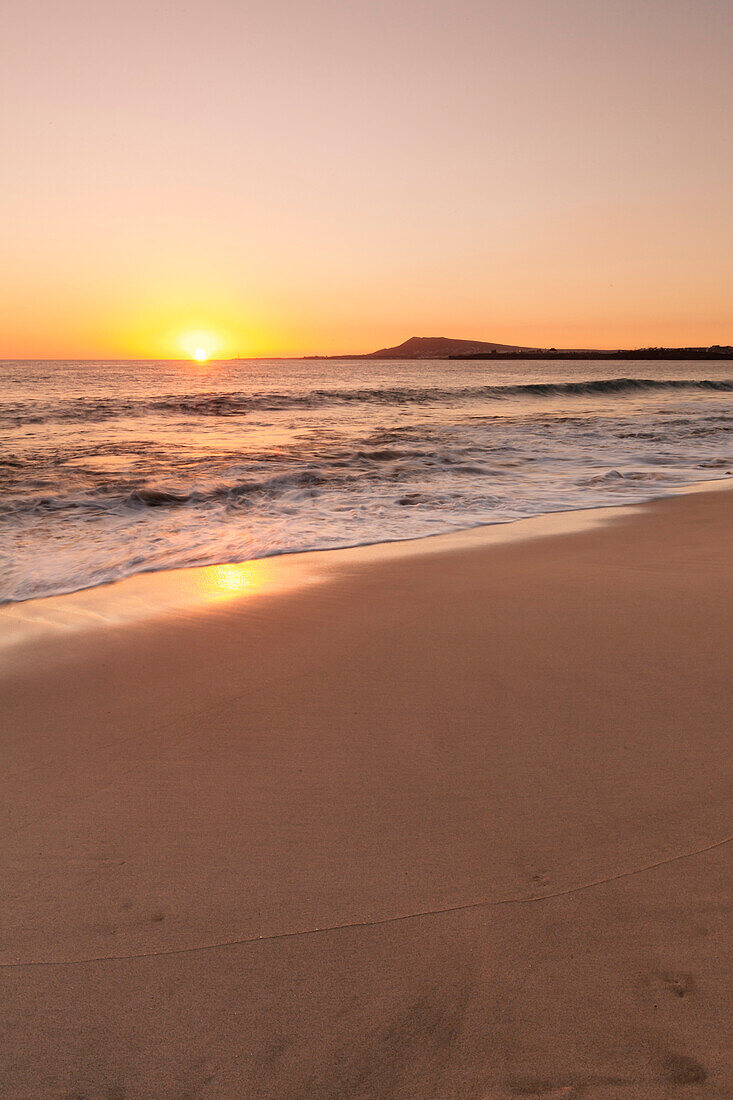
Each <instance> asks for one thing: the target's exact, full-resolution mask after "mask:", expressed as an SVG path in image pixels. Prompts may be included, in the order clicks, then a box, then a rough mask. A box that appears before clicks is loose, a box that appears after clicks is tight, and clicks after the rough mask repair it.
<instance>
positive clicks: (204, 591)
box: [0, 477, 733, 675]
mask: <svg viewBox="0 0 733 1100" xmlns="http://www.w3.org/2000/svg"><path fill="white" fill-rule="evenodd" d="M727 489H733V478H731V477H720V478H714V479H709V480H706V481H697V482H690V483H688V484H685V485H680V486H677V487H676V488H673V489H670V490H668V491H667V492H666V493H664V494H661V495H657V496H654V497H651V498H648V499H646V500H641V501H632V502H622V503H620V502H617V501H611V502H609V503H608V504H604V505H595V506H593V507H590V508H586V507H578V508H568V509H560V510H555V511H547V512H541V513H538V514H537V515H534V516H527V517H524V518H522V519H516V520H501V521H497V522H496V523H489V524H478V525H475V526H469V527H461V528H458V529H457V530H455V531H439V532H436V533H434V534H430V535H417V536H414V537H406V538H396V539H389V540H385V541H381V542H366V543H357V544H354V545H347V546H343V547H319V548H316V549H312V550H294V551H285V552H282V553H275V554H270V555H268V556H265V557H260V558H248V559H243V560H240V561H222V562H216V563H213V564H211V565H189V566H182V567H180V568H176V569H167V568H166V569H160V570H146V571H143V572H140V573H132V574H129V575H128V576H125V577H121V578H120V579H119V580H115V581H111V582H104V583H101V584H97V585H92V586H90V587H83V588H79V589H73V590H71V591H68V592H61V593H56V594H52V595H49V596H37V597H32V598H29V599H26V600H19V601H9V602H7V603H0V659H4V660H5V661H12V660H13V658H14V653H13V651H14V650H16V649H17V647H18V646H23V645H28V644H33V645H36V644H38V643H47V642H48V643H51V644H52V643H53V640H54V638H56V639H57V640H58V636H59V633H61V634H65V635H67V636H68V635H69V634H76V633H77V632H79V631H89V630H96V629H115V628H119V627H123V626H124V625H126V624H130V623H136V622H140V621H142V620H147V619H155V618H158V617H161V616H168V615H170V614H175V613H179V612H182V611H185V612H193V611H197V610H207V609H208V608H210V607H211V606H212V605H215V604H219V603H222V602H229V601H232V600H235V601H236V600H239V599H249V600H251V599H252V598H253V597H260V596H272V595H275V594H277V593H281V592H286V591H292V590H294V589H296V588H298V587H301V586H303V585H308V584H314V583H323V582H324V581H328V579H329V578H330V577H332V576H333V575H334V574H338V572H339V570H340V569H342V568H344V567H346V568H348V567H350V566H352V565H356V566H359V565H375V564H379V563H381V562H388V561H392V560H394V559H395V558H404V557H410V556H417V557H420V556H422V555H423V554H434V553H447V552H450V551H451V550H465V549H469V548H473V547H479V546H481V547H485V548H487V549H488V548H490V547H493V546H501V545H505V544H507V543H511V542H515V541H520V542H521V541H523V540H525V539H535V538H545V537H550V536H552V535H565V534H573V533H575V532H580V531H584V530H590V529H591V528H596V527H599V526H602V525H603V524H606V523H609V522H613V521H614V520H616V519H622V518H624V517H625V516H628V515H633V514H634V513H635V511H637V510H638V509H642V508H644V507H647V506H649V505H653V504H655V503H657V502H659V501H663V500H670V499H675V498H677V497H679V496H686V495H688V494H690V493H708V492H719V491H726V490H727ZM1 674H2V664H0V675H1Z"/></svg>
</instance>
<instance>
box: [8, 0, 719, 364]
mask: <svg viewBox="0 0 733 1100" xmlns="http://www.w3.org/2000/svg"><path fill="white" fill-rule="evenodd" d="M0 31H1V34H0V41H1V42H2V45H1V46H0V61H1V62H2V64H1V65H0V87H1V88H2V97H3V102H4V103H5V105H6V109H5V111H4V112H3V115H2V119H0V134H1V136H2V148H3V161H4V164H3V172H2V177H1V182H0V192H1V193H2V199H3V202H2V208H3V218H2V222H3V234H2V235H3V265H2V272H1V273H0V282H1V284H2V286H1V293H0V333H1V334H2V339H1V340H0V357H3V358H15V357H17V358H43V357H48V358H66V357H69V358H76V357H79V358H94V357H100V358H101V357H115V358H125V357H128V356H129V357H131V358H139V357H151V358H157V357H161V358H175V357H180V356H181V355H186V354H194V352H195V350H196V349H197V348H199V346H202V347H203V348H204V350H205V351H206V353H207V354H210V355H212V356H217V357H218V356H221V357H229V356H234V355H237V354H241V355H243V356H257V355H260V356H264V355H268V356H273V357H274V356H278V355H300V354H337V353H341V352H353V353H359V352H366V351H371V350H375V349H377V348H380V347H384V346H387V345H392V344H398V343H400V342H402V341H403V340H404V339H405V338H406V336H408V335H410V334H412V333H418V334H423V335H429V334H431V333H435V332H438V333H440V334H441V335H443V336H446V337H452V338H468V339H474V340H487V341H494V342H499V343H506V344H518V345H522V346H532V347H551V346H554V347H566V348H571V347H587V348H618V347H623V348H631V347H639V346H652V345H664V346H707V345H710V344H730V343H733V306H732V305H731V295H730V286H731V285H732V283H733V259H732V257H733V218H732V217H731V213H730V194H729V192H730V178H731V170H732V169H733V147H732V145H731V142H730V134H729V126H730V123H729V120H730V112H731V108H732V107H733V94H732V81H731V75H730V64H729V59H730V56H731V49H732V47H733V19H731V9H730V4H729V3H728V2H727V0H705V2H702V3H697V4H692V3H689V2H687V0H647V2H645V3H644V4H639V3H638V2H632V0H619V2H617V3H614V4H608V3H606V2H604V0H584V2H581V0H547V2H546V3H537V2H534V0H517V2H514V3H512V4H509V3H506V2H501V3H500V2H497V0H483V2H479V0H457V2H455V3H453V4H451V5H448V4H446V3H438V2H436V0H419V2H418V0H390V2H389V3H386V2H384V3H378V2H374V0H371V2H366V0H363V2H362V0H358V2H342V3H336V2H335V0H330V2H329V0H307V2H304V3H303V2H301V3H296V2H294V0H280V2H277V0H275V2H273V3H271V4H269V5H267V6H265V5H254V4H249V3H244V4H242V3H235V2H233V0H210V2H209V3H204V2H203V0H194V2H192V3H191V4H188V5H187V6H185V7H182V6H181V5H177V4H173V3H169V2H164V3H161V4H159V5H158V6H156V7H155V8H152V7H150V6H149V5H147V4H145V3H143V2H142V0H130V2H129V3H127V4H126V5H124V6H123V5H121V4H119V3H117V2H112V0H99V2H97V3H91V2H90V0H67V2H64V3H58V2H52V0H28V2H27V3H24V4H23V5H20V4H16V5H12V6H11V5H7V6H6V8H5V10H4V13H3V16H2V23H1V25H0Z"/></svg>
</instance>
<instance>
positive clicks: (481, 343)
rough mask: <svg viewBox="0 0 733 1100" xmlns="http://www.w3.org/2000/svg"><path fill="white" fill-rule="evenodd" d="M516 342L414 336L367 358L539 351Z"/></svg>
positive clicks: (375, 352)
mask: <svg viewBox="0 0 733 1100" xmlns="http://www.w3.org/2000/svg"><path fill="white" fill-rule="evenodd" d="M539 350H540V349H539V348H524V347H518V346H517V345H516V344H489V343H487V342H486V341H485V340H451V339H450V338H448V337H446V336H412V337H410V339H409V340H405V342H404V344H398V345H397V347H394V348H380V350H379V351H373V352H371V354H370V355H367V356H365V358H367V359H449V358H451V357H452V356H454V355H490V354H491V353H492V352H521V351H539Z"/></svg>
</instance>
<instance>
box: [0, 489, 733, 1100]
mask: <svg viewBox="0 0 733 1100" xmlns="http://www.w3.org/2000/svg"><path fill="white" fill-rule="evenodd" d="M602 518H603V522H602V523H600V524H598V522H596V520H597V517H595V520H594V522H593V524H588V525H587V529H585V528H584V527H583V525H582V524H579V523H578V519H577V517H576V518H575V519H574V520H573V525H572V527H571V529H569V530H568V531H567V533H559V532H558V530H555V533H552V534H538V533H537V532H536V530H535V529H534V528H532V527H531V526H530V527H529V528H525V529H524V530H525V531H527V532H528V534H532V535H534V537H527V538H522V537H521V535H522V525H521V524H517V525H513V530H514V532H515V533H516V535H517V537H516V538H515V539H514V540H513V541H504V542H502V541H498V542H497V541H496V540H494V541H492V536H491V534H490V532H487V533H486V535H485V538H483V539H482V535H481V534H480V533H471V534H469V535H467V536H465V537H462V536H456V537H455V538H451V539H449V540H448V541H443V542H441V540H439V539H435V540H425V541H424V542H422V543H419V544H417V543H416V544H405V545H404V546H402V547H400V548H392V549H391V550H390V552H389V553H384V552H380V551H378V550H375V551H366V550H365V551H349V552H339V553H337V554H335V555H330V554H321V555H317V556H315V557H317V559H318V561H317V563H316V564H314V565H313V568H312V570H311V567H310V565H309V564H308V563H307V562H306V563H305V564H304V562H303V560H296V559H293V560H292V561H291V562H288V561H286V560H281V562H280V563H279V564H278V565H277V566H273V567H272V568H273V569H274V570H275V573H276V574H277V578H279V581H280V582H282V583H273V584H268V583H266V582H265V581H262V578H268V577H272V576H273V575H274V574H272V573H270V572H268V570H270V568H271V567H270V566H268V565H266V564H262V563H253V564H252V565H251V566H249V567H242V569H246V568H249V581H248V582H247V584H246V585H245V584H243V585H240V587H239V588H238V587H237V584H238V582H237V576H238V574H237V572H236V570H237V567H226V568H227V569H228V570H230V572H228V573H226V574H225V575H224V577H225V580H223V581H220V583H221V586H222V592H220V594H219V595H220V596H221V598H217V599H212V600H209V601H206V600H204V599H203V598H202V600H201V601H200V603H199V605H198V606H197V605H196V604H194V603H191V604H190V605H189V606H187V607H179V608H177V609H175V610H170V609H168V611H166V613H165V614H163V613H161V614H159V615H156V616H152V617H150V618H145V617H143V616H140V615H138V616H137V617H135V616H132V617H128V618H127V619H126V621H125V622H124V623H121V624H120V625H117V626H114V625H109V624H107V625H101V626H97V627H93V628H92V627H89V625H88V621H87V620H85V621H84V624H83V628H81V629H78V630H55V629H51V628H49V630H48V632H47V633H46V634H43V635H33V637H32V639H31V640H28V639H27V640H26V641H25V642H22V641H18V642H17V643H14V645H13V646H11V647H10V648H8V649H6V650H5V651H4V668H5V671H4V673H3V674H2V677H1V679H0V689H1V690H2V694H3V699H4V703H3V760H4V784H3V786H4V796H3V801H4V823H5V824H4V839H3V845H2V853H3V859H2V881H3V884H4V890H3V901H2V909H3V912H2V945H1V946H2V953H1V955H0V963H2V968H1V969H0V983H2V994H1V1000H2V1006H3V1008H2V1016H1V1018H0V1026H2V1029H3V1033H4V1034H3V1042H2V1048H1V1053H0V1095H2V1096H3V1097H12V1098H15V1097H23V1098H25V1097H28V1098H30V1097H34V1098H35V1097H39V1098H40V1097H44V1098H45V1097H59V1098H61V1097H63V1098H67V1100H68V1098H71V1097H75V1098H77V1100H79V1098H82V1097H84V1098H87V1100H92V1098H94V1100H97V1098H103V1100H138V1098H140V1100H142V1098H151V1097H155V1098H156V1100H157V1098H161V1100H163V1098H165V1100H168V1098H171V1100H173V1098H180V1100H183V1098H184V1097H194V1096H195V1097H199V1096H201V1097H207V1098H209V1097H211V1098H225V1097H226V1098H229V1097H232V1098H234V1097H237V1098H238V1097H245V1096H246V1097H248V1098H249V1097H303V1098H306V1097H309V1098H310V1097H314V1098H315V1097H324V1098H325V1097H329V1098H330V1097H334V1098H336V1097H374V1098H382V1097H384V1098H389V1097H419V1098H423V1097H435V1098H452V1097H460V1098H463V1097H467V1098H468V1097H471V1098H473V1097H488V1098H492V1100H493V1098H505V1097H518V1096H519V1097H521V1096H527V1097H531V1096H541V1097H545V1098H547V1097H549V1098H553V1097H583V1098H586V1097H593V1098H599V1100H600V1098H603V1100H606V1098H608V1100H611V1098H615V1097H621V1098H626V1097H630V1098H636V1097H650V1098H657V1097H659V1098H662V1097H669V1096H677V1095H679V1096H681V1097H684V1096H706V1097H720V1098H723V1097H729V1096H731V1095H733V1064H732V1060H731V1054H730V1052H731V1049H732V1048H733V1025H732V1023H731V1021H733V962H732V961H731V960H732V955H731V947H732V946H733V944H732V940H733V937H732V936H731V886H730V872H731V856H732V855H733V842H731V843H729V842H728V840H729V837H731V836H732V835H733V824H732V823H731V812H730V811H731V750H730V745H731V733H732V729H731V725H732V723H731V713H732V707H731V701H732V700H731V695H732V694H733V691H732V689H731V674H730V670H731V667H733V660H732V658H733V646H732V645H731V620H732V619H733V616H732V615H731V611H732V610H733V556H732V555H731V549H730V548H731V546H732V545H733V494H731V492H730V491H729V490H728V489H725V490H723V491H718V492H709V493H698V494H693V495H690V496H685V497H680V498H676V499H670V500H664V501H660V502H657V503H655V504H653V505H648V506H643V507H638V508H633V509H624V510H623V511H620V510H619V511H616V510H608V511H607V514H606V515H605V516H604V517H602ZM529 522H530V524H531V523H532V522H533V521H529ZM299 570H300V571H301V572H300V573H299V572H298V571H299ZM288 575H291V576H292V577H294V578H296V579H298V583H295V581H294V582H293V583H292V584H287V583H285V582H286V581H287V577H288ZM226 578H228V579H226ZM258 578H259V582H262V583H259V582H258ZM311 581H312V582H313V583H310V582H311ZM301 582H302V583H301ZM124 583H127V582H124ZM155 583H160V584H165V583H166V582H165V580H164V579H163V578H161V579H160V580H159V582H156V581H155V580H154V579H153V580H151V581H150V584H151V585H153V584H155ZM245 590H246V591H245ZM135 591H136V592H138V594H139V591H140V589H135ZM151 591H152V589H151ZM242 593H244V594H242ZM226 595H228V596H229V597H231V598H224V597H225V596H226ZM73 600H74V598H73V597H70V598H69V601H71V604H73ZM49 602H50V601H46V603H49ZM54 606H56V607H58V604H56V605H54ZM97 610H98V609H97ZM43 614H45V612H44V611H43V610H41V612H39V615H40V617H41V618H42V617H43ZM55 614H56V613H55V612H54V615H55ZM95 614H96V613H95ZM54 615H51V616H50V617H51V618H52V619H53V618H54ZM31 617H32V615H31Z"/></svg>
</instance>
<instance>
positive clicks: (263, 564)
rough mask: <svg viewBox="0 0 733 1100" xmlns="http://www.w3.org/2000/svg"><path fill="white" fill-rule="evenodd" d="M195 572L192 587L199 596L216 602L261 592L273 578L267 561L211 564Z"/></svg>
mask: <svg viewBox="0 0 733 1100" xmlns="http://www.w3.org/2000/svg"><path fill="white" fill-rule="evenodd" d="M268 566H269V567H268ZM196 573H197V576H196V578H195V584H194V587H195V589H196V591H197V594H198V595H199V597H203V599H204V600H206V601H216V602H218V601H220V600H230V599H232V598H234V597H235V596H242V595H245V594H250V595H252V594H254V593H255V592H261V591H262V590H263V589H265V588H267V587H270V586H271V585H272V584H273V583H274V580H275V578H274V577H273V569H272V567H271V565H270V564H269V563H268V562H267V561H247V562H242V563H241V564H236V563H227V564H224V565H211V566H207V567H205V568H203V569H199V570H196Z"/></svg>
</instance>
